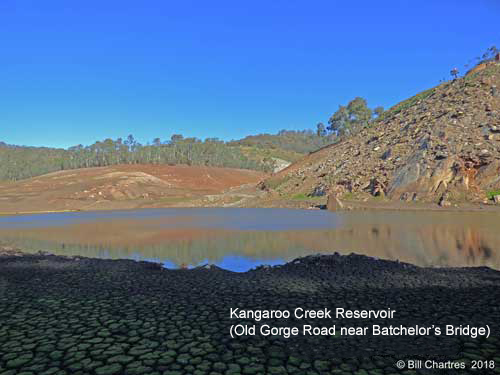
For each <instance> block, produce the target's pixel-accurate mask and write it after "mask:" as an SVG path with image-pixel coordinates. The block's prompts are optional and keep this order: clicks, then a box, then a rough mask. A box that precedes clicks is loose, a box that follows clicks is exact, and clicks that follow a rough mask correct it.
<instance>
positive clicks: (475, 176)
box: [262, 63, 500, 204]
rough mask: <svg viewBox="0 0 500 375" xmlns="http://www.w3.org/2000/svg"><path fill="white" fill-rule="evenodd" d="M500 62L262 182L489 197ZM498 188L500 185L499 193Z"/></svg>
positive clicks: (324, 189)
mask: <svg viewBox="0 0 500 375" xmlns="http://www.w3.org/2000/svg"><path fill="white" fill-rule="evenodd" d="M498 87H500V65H498V64H497V63H496V64H495V63H492V64H489V65H488V66H487V67H486V68H484V69H483V70H481V71H479V72H476V73H472V74H469V75H467V76H466V77H464V78H460V79H457V80H455V81H452V82H447V83H444V84H442V85H440V86H437V87H435V88H433V89H430V90H427V91H425V92H423V93H420V94H418V95H416V96H414V97H412V98H410V99H408V100H406V101H404V102H401V103H399V104H398V105H396V106H395V107H393V108H391V109H390V110H389V111H388V113H387V114H386V116H384V118H383V119H382V120H381V121H378V122H376V123H375V124H374V125H373V126H372V127H369V128H365V129H364V130H362V131H361V132H360V133H358V134H357V135H355V136H353V137H350V138H348V139H346V140H344V141H342V142H340V143H337V144H335V145H332V146H328V147H325V148H323V149H321V150H319V151H317V152H314V153H312V154H310V155H309V156H307V157H305V158H304V159H302V160H300V161H298V162H297V163H294V164H292V165H291V166H289V167H288V168H286V169H284V170H283V171H281V172H280V173H277V174H276V175H274V176H272V177H271V178H269V179H267V180H266V181H265V183H263V185H262V187H263V188H265V189H267V190H270V191H271V192H274V193H275V194H276V192H278V193H279V194H281V196H290V195H291V194H297V193H302V194H307V195H312V196H314V195H316V196H321V195H326V194H328V193H336V194H339V195H341V196H343V197H344V198H347V199H351V200H366V199H371V198H373V197H377V198H384V199H387V200H391V201H399V200H402V201H420V202H435V203H438V202H441V201H444V202H448V203H449V204H451V203H452V202H457V203H458V202H484V201H488V199H489V200H490V202H492V194H495V192H497V191H499V190H500V94H499V92H498V89H497V88H498ZM498 194H500V193H498Z"/></svg>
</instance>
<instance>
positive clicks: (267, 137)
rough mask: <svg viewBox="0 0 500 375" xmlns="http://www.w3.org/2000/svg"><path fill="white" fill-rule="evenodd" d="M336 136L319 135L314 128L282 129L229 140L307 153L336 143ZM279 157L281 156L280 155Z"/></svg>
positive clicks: (232, 143) (265, 147)
mask: <svg viewBox="0 0 500 375" xmlns="http://www.w3.org/2000/svg"><path fill="white" fill-rule="evenodd" d="M335 140H336V137H335V136H334V135H330V136H318V135H317V134H316V133H314V132H313V131H312V130H303V131H294V130H282V131H280V132H278V133H277V134H259V135H249V136H247V137H245V138H243V139H240V140H237V141H232V142H229V143H228V144H229V145H230V146H236V145H237V146H247V147H258V148H262V149H276V150H283V151H290V152H293V153H295V154H307V153H309V152H312V151H316V150H318V149H320V148H321V147H324V146H327V145H329V144H332V143H334V142H335ZM278 157H279V156H278Z"/></svg>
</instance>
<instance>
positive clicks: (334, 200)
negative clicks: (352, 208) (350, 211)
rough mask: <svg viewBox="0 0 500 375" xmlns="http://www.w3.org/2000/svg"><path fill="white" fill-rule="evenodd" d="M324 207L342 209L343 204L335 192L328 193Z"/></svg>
mask: <svg viewBox="0 0 500 375" xmlns="http://www.w3.org/2000/svg"><path fill="white" fill-rule="evenodd" d="M326 209H327V210H328V211H339V210H343V209H344V204H343V203H342V202H341V201H340V199H339V198H338V197H337V195H336V194H330V195H328V200H327V201H326Z"/></svg>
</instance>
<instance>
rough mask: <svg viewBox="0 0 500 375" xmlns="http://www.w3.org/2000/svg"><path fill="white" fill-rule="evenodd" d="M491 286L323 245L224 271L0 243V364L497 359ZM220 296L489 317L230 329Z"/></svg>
mask: <svg viewBox="0 0 500 375" xmlns="http://www.w3.org/2000/svg"><path fill="white" fill-rule="evenodd" d="M499 298H500V272H499V271H494V270H491V269H489V268H486V267H478V268H454V269H452V268H450V269H444V268H443V269H435V268H420V267H416V266H413V265H410V264H405V263H399V262H392V261H385V260H378V259H374V258H370V257H366V256H360V255H354V254H353V255H348V256H341V255H338V254H335V255H328V256H308V257H304V258H299V259H296V260H294V261H291V262H289V263H287V264H285V265H283V266H275V267H260V268H257V269H254V270H250V271H247V272H244V273H235V272H230V271H226V270H223V269H220V268H218V267H214V266H212V267H199V268H196V269H193V270H169V269H164V268H162V267H161V266H160V265H158V264H154V263H148V262H135V261H132V260H100V259H90V258H84V257H72V258H69V257H61V256H55V255H49V254H35V255H26V254H23V253H22V252H20V251H18V250H15V249H11V250H10V251H4V255H2V256H0V322H1V323H2V324H1V325H0V333H1V334H0V352H1V353H2V354H3V355H2V356H0V373H1V374H8V375H11V374H20V373H26V374H28V373H33V374H35V373H36V374H47V375H48V374H53V373H57V374H61V375H62V374H80V375H83V374H92V375H106V374H107V375H112V374H127V375H133V374H144V375H146V374H160V375H184V374H200V375H201V374H214V375H217V374H241V373H243V374H263V373H269V374H287V373H292V374H353V375H354V374H355V375H366V374H369V375H376V374H399V373H405V372H404V370H399V369H397V368H396V367H395V366H394V364H395V363H396V361H397V360H407V359H415V358H422V357H425V358H434V359H436V360H439V359H446V360H455V361H463V362H466V363H468V364H470V363H471V361H473V360H474V359H484V360H496V361H497V364H498V353H499V352H500V337H499V332H498V330H497V329H496V330H495V329H494V327H498V326H500V310H499V309H498V308H497V306H496V303H495V301H498V300H499ZM464 301H467V303H464ZM232 307H233V308H234V307H240V308H244V309H279V310H286V309H288V310H292V309H294V308H296V307H303V308H307V309H315V310H320V309H324V308H328V309H335V308H336V307H342V308H345V309H353V310H355V309H358V310H372V309H373V310H379V309H380V310H381V309H387V308H391V309H393V310H396V312H397V313H396V314H395V317H394V319H391V320H390V321H387V320H383V319H378V320H377V319H362V320H356V319H350V320H341V321H339V320H334V321H332V320H321V319H319V320H318V319H307V320H293V319H292V320H279V319H277V320H273V319H271V320H266V321H263V322H260V323H258V324H257V325H258V326H260V325H261V324H268V325H269V326H276V327H283V326H297V327H300V326H302V325H304V324H310V325H313V326H322V327H324V326H331V325H332V324H335V325H338V326H352V327H354V326H371V325H373V324H379V325H381V326H387V325H389V324H390V325H393V326H400V325H401V326H408V327H410V326H415V325H420V326H424V325H429V326H430V325H432V324H435V325H444V324H453V325H456V326H459V325H472V326H485V325H489V326H490V327H492V334H491V336H490V337H489V338H485V337H479V338H476V339H472V338H471V337H468V336H418V337H413V336H373V335H368V336H352V337H340V336H335V337H332V336H307V335H305V336H297V337H291V338H288V339H286V338H284V337H281V336H262V335H255V336H242V337H237V338H231V337H230V335H229V330H230V326H231V325H233V324H240V323H241V324H247V325H251V324H254V323H255V322H251V321H243V320H242V321H235V320H234V319H231V318H230V315H229V312H230V308H232ZM319 348H321V350H318V349H319ZM417 373H418V372H417ZM422 373H434V372H432V371H431V372H429V371H427V372H422ZM456 373H459V374H460V373H464V374H465V373H468V371H467V370H464V371H457V372H456Z"/></svg>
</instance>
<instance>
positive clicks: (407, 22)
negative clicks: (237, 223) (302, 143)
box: [0, 0, 500, 147]
mask: <svg viewBox="0 0 500 375" xmlns="http://www.w3.org/2000/svg"><path fill="white" fill-rule="evenodd" d="M499 20H500V2H499V1H497V0H477V1H470V0H441V1H435V0H432V1H400V0H398V1H333V0H325V1H314V0H310V1H294V0H284V1H282V0H273V1H261V0H252V1H244V0H243V1H234V0H232V1H217V0H215V1H201V0H200V1H190V0H182V1H169V0H163V1H162V0H144V1H137V0H135V1H129V0H105V1H102V0H99V1H97V0H86V1H68V0H43V1H40V0H1V1H0V40H1V43H0V140H1V141H5V142H7V143H12V144H25V145H46V146H58V147H68V146H71V145H75V144H78V143H82V144H90V143H93V142H94V141H96V140H98V139H104V138H107V137H111V138H117V137H120V136H121V137H126V136H127V135H128V134H129V133H132V134H134V136H136V138H137V139H138V140H139V141H141V142H146V141H148V140H152V139H153V138H154V137H161V138H162V139H166V138H169V137H170V135H171V134H173V133H182V134H184V135H185V136H196V137H199V138H205V137H219V138H222V139H236V138H240V137H243V136H245V135H248V134H255V133H263V132H276V131H278V130H280V129H284V128H286V129H304V128H314V127H315V125H316V124H317V123H318V122H319V121H323V122H325V123H326V121H327V120H328V117H329V116H330V115H331V114H332V113H333V112H334V111H335V110H336V108H337V107H338V105H339V104H345V103H346V102H347V101H348V100H350V99H352V98H353V97H355V96H364V97H365V98H366V99H367V100H368V104H369V105H370V106H371V107H375V106H378V105H383V106H384V107H389V106H391V105H393V104H395V103H396V102H398V101H400V100H402V99H405V98H407V97H408V96H411V95H413V94H415V93H417V92H419V91H421V90H424V89H426V88H429V87H431V86H434V85H436V84H438V82H439V80H440V79H441V78H444V77H446V78H448V77H449V71H450V69H452V68H453V67H455V66H456V67H458V68H459V69H460V70H461V71H463V66H464V64H466V63H467V62H468V61H469V60H471V59H473V58H474V57H476V56H478V55H480V54H482V53H483V52H484V50H485V49H486V48H488V47H490V46H491V45H493V44H495V45H497V47H500V45H499V44H500V43H499V42H500V27H499V24H500V21H499Z"/></svg>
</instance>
